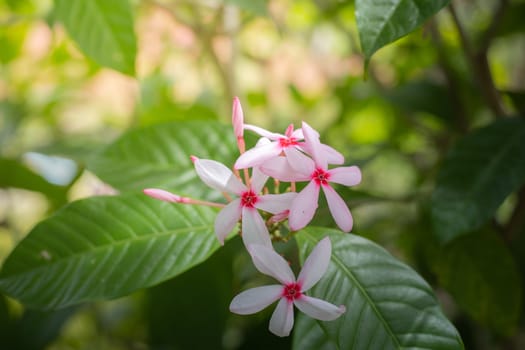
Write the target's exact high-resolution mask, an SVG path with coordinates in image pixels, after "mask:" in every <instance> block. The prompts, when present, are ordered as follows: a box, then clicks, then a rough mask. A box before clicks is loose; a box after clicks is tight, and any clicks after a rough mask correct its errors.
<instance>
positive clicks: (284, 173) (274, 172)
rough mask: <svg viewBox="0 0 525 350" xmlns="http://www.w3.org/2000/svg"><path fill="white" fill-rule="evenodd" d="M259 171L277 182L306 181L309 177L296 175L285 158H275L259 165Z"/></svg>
mask: <svg viewBox="0 0 525 350" xmlns="http://www.w3.org/2000/svg"><path fill="white" fill-rule="evenodd" d="M260 169H261V171H262V172H263V173H265V174H267V175H269V176H271V177H273V178H276V179H277V180H279V181H286V182H292V181H307V180H309V179H310V176H304V175H301V174H299V173H297V172H296V171H295V170H294V169H293V168H292V167H291V166H290V163H288V160H287V159H286V157H276V158H273V159H270V160H267V161H266V162H264V163H263V164H261V166H260Z"/></svg>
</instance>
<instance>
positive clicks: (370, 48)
mask: <svg viewBox="0 0 525 350" xmlns="http://www.w3.org/2000/svg"><path fill="white" fill-rule="evenodd" d="M449 2H450V0H387V1H369V0H356V2H355V15H356V21H357V28H358V29H359V38H360V40H361V47H362V49H363V52H364V53H365V56H366V58H367V59H370V57H371V56H372V55H373V54H374V52H376V51H377V50H379V49H380V48H381V47H383V46H385V45H387V44H389V43H391V42H393V41H395V40H397V39H399V38H401V37H403V36H405V35H407V34H408V33H410V32H412V31H413V30H415V29H417V28H418V27H419V26H421V25H422V24H423V23H424V22H425V21H426V20H427V19H428V18H429V17H431V16H432V15H434V14H435V13H436V12H438V11H439V10H440V9H442V8H443V7H445V6H446V5H447V4H448V3H449Z"/></svg>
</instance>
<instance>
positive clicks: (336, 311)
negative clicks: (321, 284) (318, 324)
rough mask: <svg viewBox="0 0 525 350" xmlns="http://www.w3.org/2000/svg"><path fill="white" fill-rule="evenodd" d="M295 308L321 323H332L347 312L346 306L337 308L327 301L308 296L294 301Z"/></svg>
mask: <svg viewBox="0 0 525 350" xmlns="http://www.w3.org/2000/svg"><path fill="white" fill-rule="evenodd" d="M294 304H295V306H297V308H298V309H299V310H301V311H302V312H304V313H305V314H307V315H308V316H310V317H312V318H315V319H317V320H321V321H332V320H335V319H336V318H338V317H339V316H341V315H342V314H344V313H345V312H346V307H345V306H344V305H340V306H335V305H334V304H331V303H329V302H327V301H324V300H321V299H317V298H313V297H309V296H307V295H303V296H301V298H299V299H295V300H294Z"/></svg>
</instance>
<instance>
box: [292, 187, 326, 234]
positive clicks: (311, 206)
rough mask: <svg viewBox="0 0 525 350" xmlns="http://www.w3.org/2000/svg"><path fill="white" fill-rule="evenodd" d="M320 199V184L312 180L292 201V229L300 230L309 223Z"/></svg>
mask: <svg viewBox="0 0 525 350" xmlns="http://www.w3.org/2000/svg"><path fill="white" fill-rule="evenodd" d="M318 199H319V185H317V184H316V183H315V181H310V183H309V184H308V185H306V187H305V188H303V190H302V191H301V192H299V194H298V195H297V197H295V199H294V200H293V202H292V206H291V207H290V217H289V218H288V223H289V225H290V229H291V230H292V231H298V230H300V229H302V228H303V227H305V226H306V225H308V223H309V222H310V221H312V218H313V217H314V214H315V211H316V210H317V200H318Z"/></svg>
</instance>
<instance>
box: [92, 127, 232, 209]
mask: <svg viewBox="0 0 525 350" xmlns="http://www.w3.org/2000/svg"><path fill="white" fill-rule="evenodd" d="M191 155H195V156H197V157H199V158H208V159H214V160H217V161H220V162H223V163H224V164H226V165H227V166H231V165H233V163H234V160H235V158H234V157H235V156H236V155H238V151H237V146H236V143H235V138H234V137H233V131H232V129H231V128H229V127H227V126H225V125H223V124H220V123H218V122H212V121H191V122H173V123H168V124H159V125H154V126H151V127H147V128H144V129H139V130H133V131H130V132H128V133H126V134H124V135H123V136H122V137H121V138H120V139H118V140H117V141H116V142H114V143H113V144H112V145H110V146H109V147H107V148H106V149H105V150H104V151H102V152H101V153H99V154H97V155H96V156H95V157H93V158H92V160H91V161H90V162H88V169H89V170H91V171H93V172H94V173H95V174H96V175H98V176H99V177H100V178H101V179H102V180H103V181H106V182H107V183H109V184H110V185H111V186H113V187H115V188H116V189H118V190H120V191H140V190H141V189H143V188H147V187H160V188H163V189H169V190H173V191H177V192H178V193H182V194H186V195H189V196H191V197H194V198H208V199H210V198H219V196H220V193H217V191H215V190H210V189H209V188H208V187H207V186H206V185H205V184H203V183H202V181H200V179H199V178H198V177H197V174H196V172H195V170H194V168H193V164H192V163H191V160H190V156H191Z"/></svg>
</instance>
